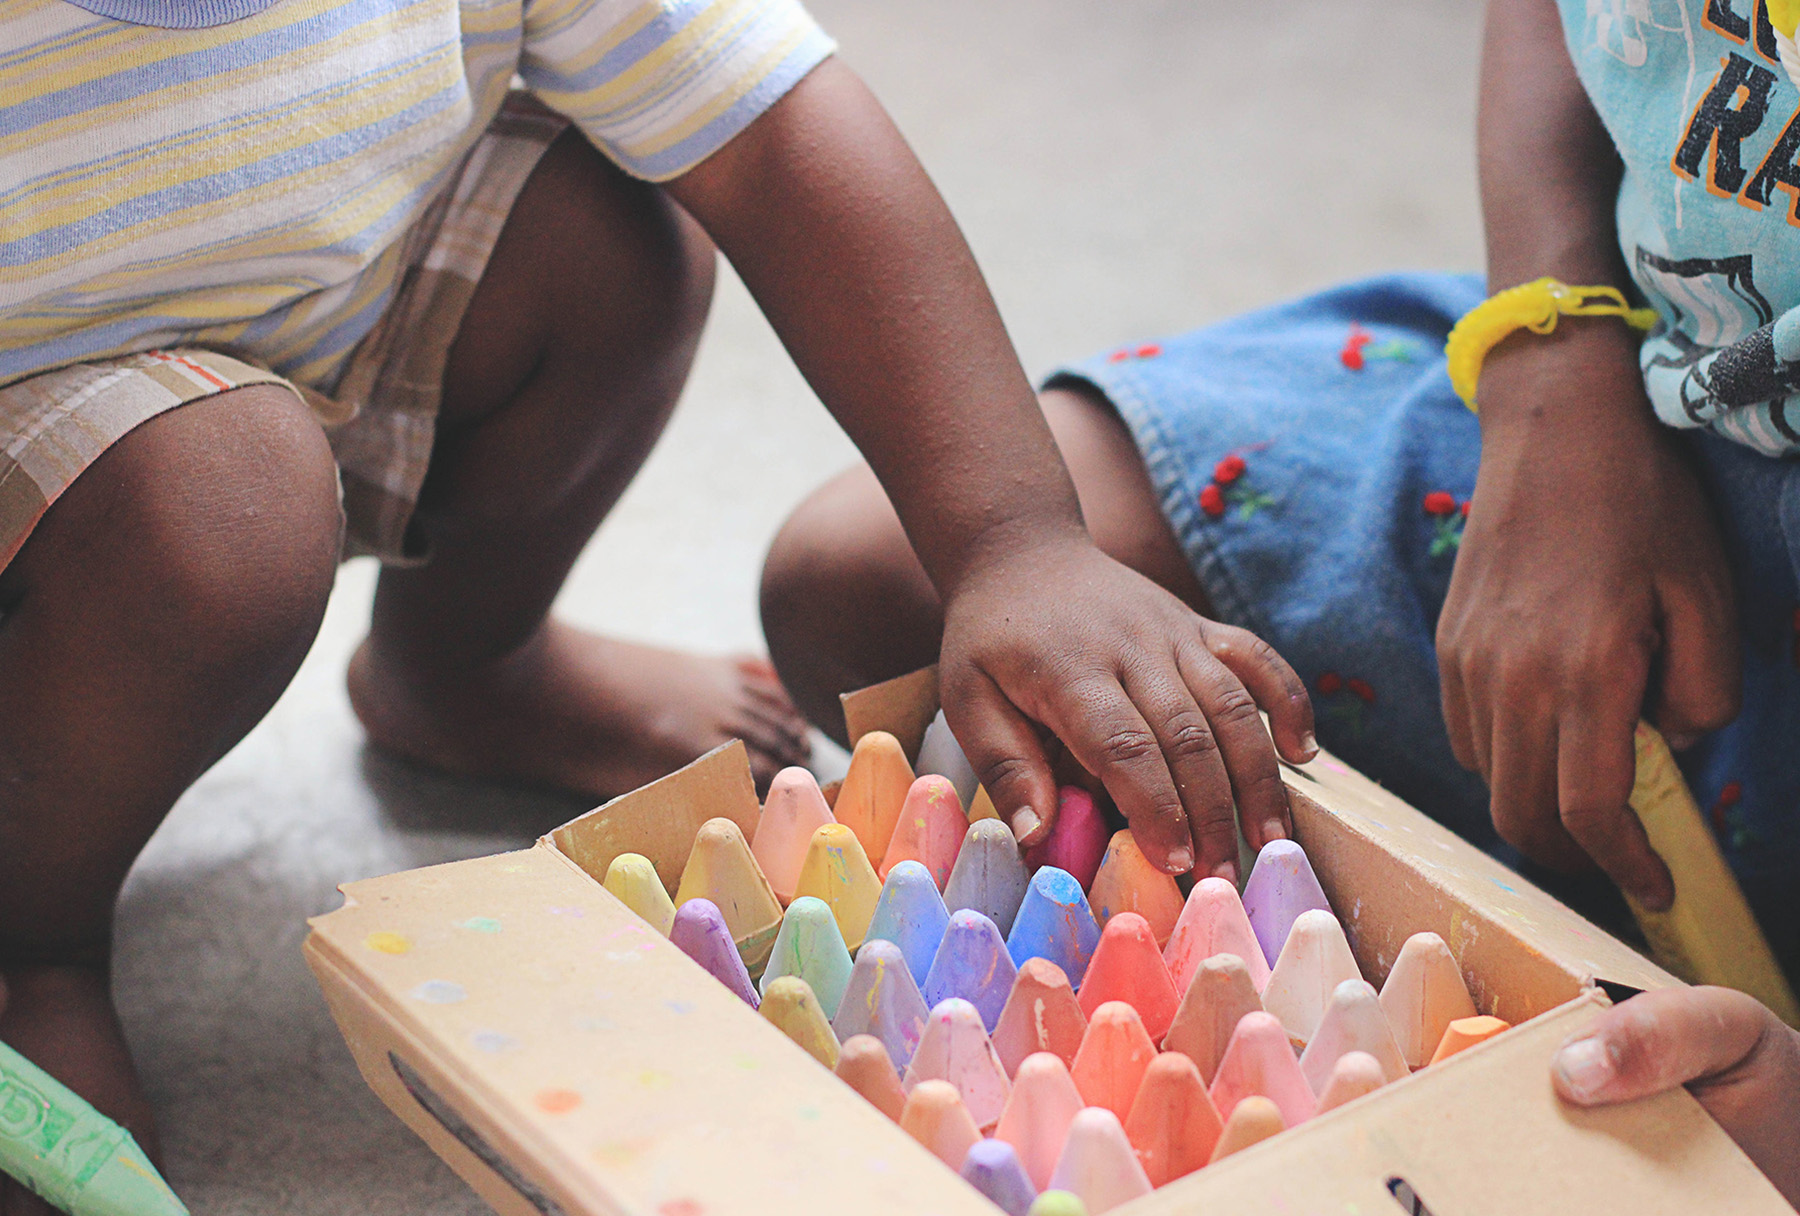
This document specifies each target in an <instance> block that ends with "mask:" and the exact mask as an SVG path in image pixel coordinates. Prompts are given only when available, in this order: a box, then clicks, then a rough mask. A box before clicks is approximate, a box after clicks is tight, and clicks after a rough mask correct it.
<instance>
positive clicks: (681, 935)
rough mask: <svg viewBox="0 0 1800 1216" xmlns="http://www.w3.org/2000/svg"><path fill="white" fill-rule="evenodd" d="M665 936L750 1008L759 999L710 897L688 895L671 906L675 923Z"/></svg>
mask: <svg viewBox="0 0 1800 1216" xmlns="http://www.w3.org/2000/svg"><path fill="white" fill-rule="evenodd" d="M669 940H670V941H672V942H674V943H675V944H676V945H677V946H679V947H680V948H681V952H682V953H683V954H685V955H687V956H688V957H689V958H691V959H693V960H694V961H695V962H696V963H699V964H700V965H701V966H702V967H705V968H706V969H707V970H708V971H709V972H711V973H712V976H713V978H714V979H716V980H718V981H719V982H720V983H721V984H723V985H725V986H726V987H727V988H729V989H731V990H732V991H733V992H735V993H736V994H737V995H738V996H740V997H742V998H743V999H744V1001H745V1003H746V1004H748V1005H749V1006H750V1008H752V1009H755V1008H757V1007H758V1006H759V1005H760V1004H761V1003H762V1002H761V1001H760V1000H759V999H758V998H757V995H756V988H755V986H754V985H752V984H751V983H750V973H749V972H748V971H746V970H745V969H744V956H743V955H741V954H739V953H738V948H737V943H736V942H734V941H732V940H731V930H730V929H728V928H726V927H725V917H724V914H723V913H721V912H720V911H719V905H717V904H715V903H714V902H713V901H712V900H710V899H690V900H688V901H687V902H686V903H685V904H682V905H681V907H679V908H677V909H676V910H675V923H674V925H672V926H671V927H670V929H669Z"/></svg>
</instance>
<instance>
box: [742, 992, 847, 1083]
mask: <svg viewBox="0 0 1800 1216" xmlns="http://www.w3.org/2000/svg"><path fill="white" fill-rule="evenodd" d="M758 1012H759V1013H761V1014H762V1015H763V1017H765V1018H767V1019H768V1020H769V1021H770V1022H771V1023H773V1024H774V1026H775V1027H776V1028H777V1029H778V1030H780V1031H781V1033H782V1034H785V1035H786V1036H787V1037H788V1038H790V1039H792V1040H793V1041H794V1042H796V1043H798V1044H799V1045H800V1047H801V1048H802V1049H803V1050H804V1051H805V1052H806V1054H807V1055H810V1056H811V1057H812V1058H813V1059H815V1060H817V1061H818V1062H819V1063H821V1064H823V1065H824V1066H825V1067H827V1068H831V1069H835V1068H836V1067H837V1062H838V1041H837V1036H836V1035H835V1034H833V1033H832V1032H831V1020H830V1019H829V1018H827V1017H826V1016H825V1011H824V1010H823V1009H821V1008H819V998H818V997H816V996H814V995H813V990H812V986H811V985H810V984H808V983H807V982H806V981H805V980H803V979H801V978H800V977H799V976H797V975H784V976H782V977H781V978H780V979H778V980H776V981H775V982H774V983H773V984H770V985H769V987H768V991H766V992H764V993H763V999H762V1008H761V1009H759V1010H758Z"/></svg>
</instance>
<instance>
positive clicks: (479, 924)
mask: <svg viewBox="0 0 1800 1216" xmlns="http://www.w3.org/2000/svg"><path fill="white" fill-rule="evenodd" d="M456 927H457V928H458V929H467V930H468V931H469V932H471V933H498V932H500V921H499V919H498V918H497V917H493V916H471V917H470V918H469V919H468V920H465V921H458V922H457V925H456Z"/></svg>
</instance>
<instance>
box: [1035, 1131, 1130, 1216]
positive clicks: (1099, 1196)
mask: <svg viewBox="0 0 1800 1216" xmlns="http://www.w3.org/2000/svg"><path fill="white" fill-rule="evenodd" d="M1050 1186H1051V1187H1052V1189H1055V1190H1059V1191H1072V1192H1073V1193H1074V1194H1075V1195H1077V1196H1078V1197H1079V1198H1080V1199H1081V1202H1082V1203H1083V1204H1085V1205H1086V1206H1087V1210H1088V1211H1090V1212H1092V1213H1094V1216H1099V1214H1100V1213H1101V1212H1109V1211H1111V1210H1112V1209H1113V1208H1116V1207H1118V1206H1119V1205H1120V1204H1122V1203H1129V1202H1131V1201H1132V1200H1133V1199H1136V1198H1138V1197H1139V1196H1140V1195H1148V1194H1149V1193H1150V1179H1149V1178H1148V1177H1147V1176H1146V1175H1145V1174H1144V1167H1143V1166H1141V1165H1139V1164H1138V1159H1137V1154H1136V1153H1134V1152H1133V1151H1132V1150H1131V1142H1130V1141H1129V1140H1127V1139H1126V1138H1125V1129H1124V1128H1123V1127H1122V1126H1120V1124H1119V1118H1118V1116H1117V1115H1115V1114H1113V1112H1112V1111H1110V1110H1105V1109H1102V1108H1099V1107H1093V1106H1090V1107H1088V1108H1087V1109H1086V1110H1083V1111H1081V1112H1080V1113H1079V1114H1077V1115H1076V1116H1075V1121H1074V1122H1073V1123H1071V1124H1069V1138H1068V1140H1067V1141H1066V1142H1065V1143H1064V1144H1063V1151H1062V1156H1060V1157H1058V1158H1057V1159H1056V1170H1055V1171H1054V1172H1053V1173H1052V1174H1051V1175H1050Z"/></svg>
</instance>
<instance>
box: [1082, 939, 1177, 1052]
mask: <svg viewBox="0 0 1800 1216" xmlns="http://www.w3.org/2000/svg"><path fill="white" fill-rule="evenodd" d="M1077 999H1079V1000H1080V1001H1081V1009H1082V1012H1083V1013H1086V1014H1087V1015H1088V1016H1089V1017H1090V1018H1091V1017H1093V1016H1094V1010H1096V1009H1098V1008H1100V1006H1101V1005H1103V1004H1105V1003H1106V1002H1108V1001H1124V1002H1125V1003H1126V1004H1127V1005H1130V1006H1131V1007H1132V1008H1133V1009H1135V1010H1137V1012H1138V1016H1139V1017H1140V1018H1142V1019H1143V1022H1144V1033H1146V1034H1148V1035H1149V1036H1150V1039H1151V1041H1152V1042H1156V1041H1158V1040H1160V1039H1161V1038H1162V1037H1163V1036H1164V1035H1166V1034H1168V1033H1169V1027H1170V1025H1171V1024H1172V1023H1173V1022H1174V1021H1175V1009H1176V1006H1178V1005H1179V1004H1180V1003H1181V1002H1180V998H1179V997H1178V996H1177V995H1176V992H1175V984H1174V982H1173V981H1171V980H1170V979H1169V969H1168V968H1167V967H1165V966H1163V960H1162V951H1161V950H1160V949H1158V948H1157V944H1156V937H1155V934H1154V933H1153V932H1152V930H1151V928H1150V924H1149V922H1148V921H1146V920H1145V919H1144V918H1143V917H1142V916H1139V915H1138V914H1137V913H1136V912H1120V913H1118V914H1117V915H1116V916H1114V917H1113V918H1112V919H1111V920H1109V921H1108V922H1107V923H1106V928H1104V929H1102V930H1101V931H1100V944H1099V945H1098V946H1096V947H1095V948H1094V958H1093V961H1092V962H1090V963H1089V964H1088V970H1087V977H1086V978H1085V979H1083V980H1082V981H1081V992H1080V993H1079V994H1078V998H1077Z"/></svg>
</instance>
